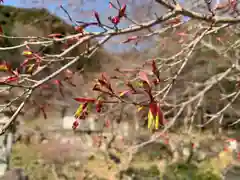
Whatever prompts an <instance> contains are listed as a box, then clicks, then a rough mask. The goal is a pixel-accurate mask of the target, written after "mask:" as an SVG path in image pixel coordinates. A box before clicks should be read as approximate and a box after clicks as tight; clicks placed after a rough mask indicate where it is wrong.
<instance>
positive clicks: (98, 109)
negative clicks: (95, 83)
mask: <svg viewBox="0 0 240 180" xmlns="http://www.w3.org/2000/svg"><path fill="white" fill-rule="evenodd" d="M101 110H102V101H97V103H96V111H97V112H98V113H100V112H101Z"/></svg>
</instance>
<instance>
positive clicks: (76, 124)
mask: <svg viewBox="0 0 240 180" xmlns="http://www.w3.org/2000/svg"><path fill="white" fill-rule="evenodd" d="M78 126H79V122H78V120H75V121H74V122H73V125H72V128H73V130H75V129H77V127H78Z"/></svg>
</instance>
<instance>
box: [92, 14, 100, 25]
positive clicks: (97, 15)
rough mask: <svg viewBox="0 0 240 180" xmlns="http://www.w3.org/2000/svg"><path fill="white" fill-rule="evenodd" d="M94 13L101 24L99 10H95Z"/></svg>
mask: <svg viewBox="0 0 240 180" xmlns="http://www.w3.org/2000/svg"><path fill="white" fill-rule="evenodd" d="M93 14H94V16H95V18H96V20H97V22H98V24H101V21H100V17H99V14H98V12H97V11H94V12H93Z"/></svg>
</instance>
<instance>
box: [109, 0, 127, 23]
mask: <svg viewBox="0 0 240 180" xmlns="http://www.w3.org/2000/svg"><path fill="white" fill-rule="evenodd" d="M109 5H110V7H111V8H112V7H113V8H115V9H118V8H116V6H115V5H114V4H113V3H112V2H110V3H109ZM126 8H127V5H126V4H124V5H123V6H122V7H121V8H120V9H119V10H118V15H116V16H113V17H111V16H109V17H108V19H109V20H110V21H111V22H112V23H113V24H114V25H118V24H119V22H120V20H121V18H122V17H125V16H126V14H125V13H126Z"/></svg>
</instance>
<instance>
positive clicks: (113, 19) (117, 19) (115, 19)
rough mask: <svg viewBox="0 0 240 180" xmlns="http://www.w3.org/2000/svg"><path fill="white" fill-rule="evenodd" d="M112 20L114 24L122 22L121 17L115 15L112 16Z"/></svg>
mask: <svg viewBox="0 0 240 180" xmlns="http://www.w3.org/2000/svg"><path fill="white" fill-rule="evenodd" d="M111 21H112V23H113V24H115V25H118V23H119V22H120V18H119V17H118V16H114V17H113V18H111Z"/></svg>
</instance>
